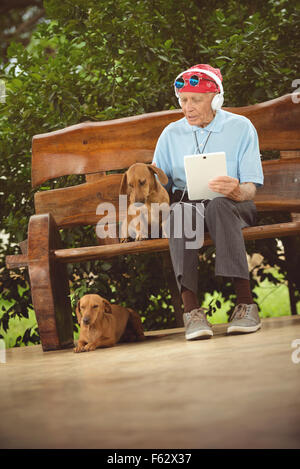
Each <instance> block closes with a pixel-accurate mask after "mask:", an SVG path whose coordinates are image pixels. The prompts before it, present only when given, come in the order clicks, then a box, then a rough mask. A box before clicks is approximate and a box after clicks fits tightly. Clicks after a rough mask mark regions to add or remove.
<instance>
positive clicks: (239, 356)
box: [0, 316, 300, 449]
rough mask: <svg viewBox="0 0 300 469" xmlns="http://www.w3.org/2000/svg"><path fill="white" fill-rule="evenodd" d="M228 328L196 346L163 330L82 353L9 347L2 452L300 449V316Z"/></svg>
mask: <svg viewBox="0 0 300 469" xmlns="http://www.w3.org/2000/svg"><path fill="white" fill-rule="evenodd" d="M225 331H226V325H215V326H214V333H215V335H214V337H213V338H212V339H209V340H205V341H204V340H202V341H194V342H186V341H185V339H184V334H183V329H173V330H169V331H157V332H152V333H148V334H147V340H146V341H145V342H143V343H134V344H119V345H117V346H116V347H113V348H110V349H102V350H100V349H98V350H96V351H95V352H90V353H82V354H74V353H73V352H72V350H63V351H57V352H47V353H43V352H42V350H41V347H40V346H31V347H24V348H15V349H9V350H7V351H6V363H3V364H2V363H0V376H1V382H0V415H1V421H0V447H1V448H103V449H104V448H120V449H121V448H126V449H128V448H137V449H142V448H160V449H162V448H169V449H171V448H173V449H179V448H181V449H184V448H300V393H299V386H300V363H294V362H293V360H292V353H293V352H294V357H296V358H298V360H299V361H300V352H299V353H298V355H297V351H296V349H295V348H292V342H293V341H294V340H295V339H299V340H300V316H296V317H292V316H285V317H281V318H272V319H271V318H270V319H264V320H263V327H262V329H261V331H259V332H257V333H254V334H248V335H244V336H242V335H237V336H228V337H227V336H226V334H225ZM298 349H300V345H298ZM298 360H296V361H298ZM294 361H295V360H294Z"/></svg>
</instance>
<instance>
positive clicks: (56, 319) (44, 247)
mask: <svg viewBox="0 0 300 469" xmlns="http://www.w3.org/2000/svg"><path fill="white" fill-rule="evenodd" d="M59 247H60V237H59V233H58V230H57V227H56V225H55V222H54V219H53V217H51V215H49V214H46V215H33V216H32V217H31V218H30V221H29V226H28V268H29V276H30V286H31V296H32V303H33V308H34V312H35V315H36V319H37V323H38V327H39V334H40V339H41V343H42V346H43V350H44V351H47V350H57V349H61V348H68V347H72V346H73V321H72V309H71V302H70V290H69V280H68V273H67V269H66V266H65V265H62V264H59V263H58V262H55V259H54V257H53V255H52V251H53V250H54V249H57V248H59Z"/></svg>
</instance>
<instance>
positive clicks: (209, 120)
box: [198, 111, 216, 129]
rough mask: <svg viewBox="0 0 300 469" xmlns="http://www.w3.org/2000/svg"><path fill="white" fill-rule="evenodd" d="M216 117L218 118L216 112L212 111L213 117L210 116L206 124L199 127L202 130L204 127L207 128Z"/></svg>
mask: <svg viewBox="0 0 300 469" xmlns="http://www.w3.org/2000/svg"><path fill="white" fill-rule="evenodd" d="M215 116H216V111H212V115H210V116H209V118H208V119H207V120H206V121H205V122H203V124H201V125H199V126H198V127H201V128H202V129H203V128H204V127H207V126H208V124H210V123H211V122H212V121H213V120H214V118H215Z"/></svg>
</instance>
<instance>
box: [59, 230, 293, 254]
mask: <svg viewBox="0 0 300 469" xmlns="http://www.w3.org/2000/svg"><path fill="white" fill-rule="evenodd" d="M295 234H300V222H289V223H276V224H274V225H263V226H254V227H249V228H244V229H243V235H244V239H245V240H253V239H265V238H273V237H282V236H291V235H295ZM209 245H212V240H211V238H210V236H209V235H208V234H207V233H205V237H204V246H209ZM168 249H169V241H168V239H166V238H164V239H153V240H145V241H134V242H130V243H118V244H112V245H105V246H89V247H84V248H76V249H58V250H55V251H54V256H55V258H56V259H57V260H58V261H59V262H62V263H68V262H81V261H87V260H96V259H108V258H111V257H115V256H120V255H124V254H137V253H142V252H160V251H167V250H168Z"/></svg>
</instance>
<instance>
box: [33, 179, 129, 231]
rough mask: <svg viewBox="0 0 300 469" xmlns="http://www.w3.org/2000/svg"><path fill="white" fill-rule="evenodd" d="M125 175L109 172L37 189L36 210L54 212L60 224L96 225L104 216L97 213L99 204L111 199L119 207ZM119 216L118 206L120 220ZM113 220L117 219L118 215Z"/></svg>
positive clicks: (70, 225)
mask: <svg viewBox="0 0 300 469" xmlns="http://www.w3.org/2000/svg"><path fill="white" fill-rule="evenodd" d="M121 178H122V175H121V174H109V175H107V176H105V177H103V178H100V179H99V180H96V181H95V182H91V183H85V184H79V185H77V186H72V187H66V188H62V189H53V190H51V191H40V192H37V193H36V194H35V195H34V204H35V212H36V213H37V214H38V213H48V212H49V213H51V215H52V216H53V217H54V219H55V222H56V224H57V225H58V226H59V227H64V228H66V227H67V228H70V227H73V226H77V225H96V224H97V222H98V221H99V219H100V218H101V216H100V215H97V213H96V211H97V207H98V205H99V204H101V203H107V202H109V203H111V204H113V206H115V207H118V200H119V199H118V196H119V187H120V183H121ZM118 216H119V215H118V210H116V217H117V221H118ZM107 220H108V219H107ZM110 221H111V222H116V218H112V219H111V220H110Z"/></svg>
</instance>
